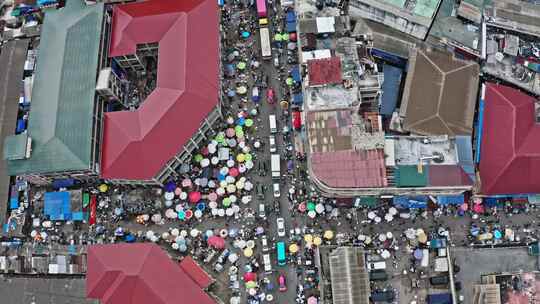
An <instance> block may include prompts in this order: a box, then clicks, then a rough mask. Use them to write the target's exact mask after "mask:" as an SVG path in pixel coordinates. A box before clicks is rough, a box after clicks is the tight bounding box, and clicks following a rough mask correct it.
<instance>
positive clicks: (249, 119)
mask: <svg viewBox="0 0 540 304" xmlns="http://www.w3.org/2000/svg"><path fill="white" fill-rule="evenodd" d="M245 126H246V127H251V126H253V119H251V118H248V119H246V121H245Z"/></svg>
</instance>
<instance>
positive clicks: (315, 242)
mask: <svg viewBox="0 0 540 304" xmlns="http://www.w3.org/2000/svg"><path fill="white" fill-rule="evenodd" d="M313 244H314V245H315V246H319V245H321V244H322V239H321V238H320V237H318V236H316V237H314V238H313Z"/></svg>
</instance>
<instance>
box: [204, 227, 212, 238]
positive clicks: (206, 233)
mask: <svg viewBox="0 0 540 304" xmlns="http://www.w3.org/2000/svg"><path fill="white" fill-rule="evenodd" d="M204 234H205V235H206V236H207V237H211V236H213V235H214V231H212V230H210V229H208V230H206V232H205V233H204Z"/></svg>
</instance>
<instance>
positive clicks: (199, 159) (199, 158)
mask: <svg viewBox="0 0 540 304" xmlns="http://www.w3.org/2000/svg"><path fill="white" fill-rule="evenodd" d="M203 158H204V157H203V156H202V155H201V154H197V155H195V161H196V162H200V161H201V160H203Z"/></svg>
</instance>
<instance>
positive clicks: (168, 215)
mask: <svg viewBox="0 0 540 304" xmlns="http://www.w3.org/2000/svg"><path fill="white" fill-rule="evenodd" d="M165 217H166V218H170V219H173V218H176V212H175V211H174V210H172V209H167V211H165Z"/></svg>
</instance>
